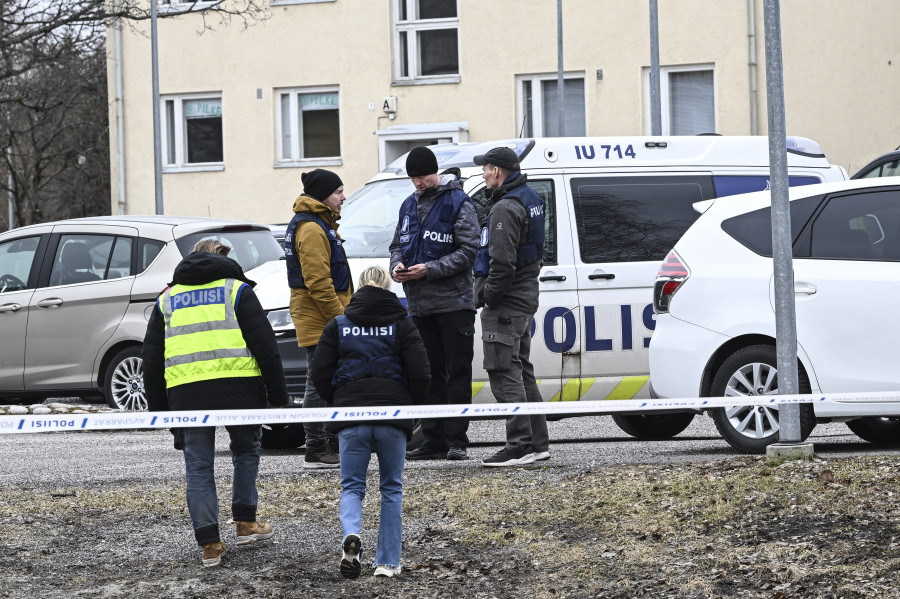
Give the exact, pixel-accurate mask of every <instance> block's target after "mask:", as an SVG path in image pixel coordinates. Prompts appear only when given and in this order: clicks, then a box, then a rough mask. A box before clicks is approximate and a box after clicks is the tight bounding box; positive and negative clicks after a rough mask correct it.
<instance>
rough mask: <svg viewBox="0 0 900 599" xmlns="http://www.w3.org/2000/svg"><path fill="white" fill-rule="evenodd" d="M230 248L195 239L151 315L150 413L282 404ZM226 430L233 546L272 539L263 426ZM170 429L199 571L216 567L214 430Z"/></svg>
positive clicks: (146, 348) (272, 350)
mask: <svg viewBox="0 0 900 599" xmlns="http://www.w3.org/2000/svg"><path fill="white" fill-rule="evenodd" d="M228 252H229V248H228V246H226V245H223V244H222V243H220V242H218V241H215V240H212V239H203V240H201V241H199V242H197V244H196V245H195V246H194V248H193V250H192V252H191V254H190V255H188V256H187V257H186V258H184V260H182V261H181V263H180V264H179V265H178V266H177V267H176V268H175V273H174V277H173V278H174V281H173V282H172V283H171V284H170V286H169V288H168V289H166V290H165V291H164V292H163V294H162V295H161V296H160V298H159V300H158V301H157V305H156V306H155V307H154V309H153V312H152V314H151V316H150V322H149V323H148V325H147V334H146V336H145V337H144V345H143V358H144V385H145V390H146V393H147V404H148V407H149V409H150V410H151V411H153V412H157V411H167V410H174V411H183V410H243V409H259V408H265V407H266V403H269V404H272V405H274V406H283V405H285V404H286V403H287V401H288V395H287V389H286V388H285V383H284V372H283V370H282V365H281V357H280V356H279V354H278V346H277V344H276V342H275V334H274V333H273V332H272V326H271V325H270V324H269V321H268V320H267V319H266V314H265V312H264V311H263V309H262V306H261V305H260V303H259V299H257V297H256V294H254V293H253V289H252V287H253V285H255V283H253V282H252V281H250V280H249V279H247V277H246V276H245V275H244V271H243V269H241V266H240V264H238V263H237V262H235V261H234V260H232V259H231V258H228V257H227V255H228ZM195 302H196V303H195ZM234 324H236V325H237V326H238V327H239V331H235V328H234V326H233V325H234ZM235 333H237V334H235ZM223 343H224V345H223ZM167 348H168V350H169V351H168V355H167V353H166V350H167ZM225 428H226V430H227V431H228V435H229V437H230V439H231V444H230V449H231V454H232V463H233V464H234V476H233V484H232V497H231V512H232V517H233V519H234V523H235V525H236V527H237V530H236V535H235V542H236V544H237V545H246V544H250V543H255V542H257V541H260V540H263V539H268V538H270V537H271V536H272V535H273V534H274V531H273V528H272V526H271V525H269V524H267V523H265V522H257V520H256V511H257V510H256V508H257V501H258V494H257V490H256V478H257V474H258V471H259V448H260V439H261V437H262V426H261V425H259V424H249V425H235V426H226V427H225ZM172 432H173V433H176V441H175V444H176V445H175V446H176V448H177V449H182V450H184V462H185V477H186V480H187V504H188V512H189V513H190V516H191V523H192V525H193V527H194V535H195V537H196V539H197V544H198V545H200V546H201V547H202V553H201V559H202V561H203V565H204V567H210V566H218V565H219V564H220V563H221V561H222V556H224V555H225V554H226V552H227V549H226V547H225V544H224V543H223V542H222V538H221V536H220V535H219V502H218V497H217V494H216V481H215V474H214V463H215V437H216V428H215V427H214V426H202V427H192V428H183V429H173V431H172Z"/></svg>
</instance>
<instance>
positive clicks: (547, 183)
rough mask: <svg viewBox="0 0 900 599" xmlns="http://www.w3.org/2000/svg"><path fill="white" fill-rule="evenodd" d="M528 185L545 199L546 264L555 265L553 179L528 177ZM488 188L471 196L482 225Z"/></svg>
mask: <svg viewBox="0 0 900 599" xmlns="http://www.w3.org/2000/svg"><path fill="white" fill-rule="evenodd" d="M528 186H529V187H531V189H533V190H534V192H535V193H536V194H538V195H539V196H540V197H541V199H542V200H544V256H543V264H544V266H555V265H556V264H557V258H556V194H555V193H554V191H553V181H551V180H532V179H528ZM486 196H487V188H486V187H482V188H481V189H479V190H478V191H476V192H475V193H473V194H472V195H471V196H470V197H471V198H472V201H473V202H475V211H476V213H477V214H478V224H479V225H480V224H481V223H482V222H483V221H484V219H485V217H487V213H488V206H487V197H486Z"/></svg>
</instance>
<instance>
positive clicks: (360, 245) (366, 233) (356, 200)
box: [338, 178, 416, 258]
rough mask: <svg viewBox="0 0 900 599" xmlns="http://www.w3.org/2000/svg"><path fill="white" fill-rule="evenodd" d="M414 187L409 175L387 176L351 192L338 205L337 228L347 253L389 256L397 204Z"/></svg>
mask: <svg viewBox="0 0 900 599" xmlns="http://www.w3.org/2000/svg"><path fill="white" fill-rule="evenodd" d="M415 190H416V188H415V187H414V186H413V184H412V182H411V181H410V180H409V179H406V178H403V179H386V180H384V181H374V182H372V183H368V184H366V185H363V186H362V187H360V188H359V189H357V190H356V191H354V192H353V193H352V194H350V197H349V198H347V201H346V202H344V206H343V208H342V209H341V220H340V228H339V229H338V232H339V233H340V236H341V237H342V238H343V239H344V251H345V252H346V254H347V257H348V258H387V257H389V256H390V255H391V253H390V251H388V247H389V246H390V245H391V240H392V239H393V238H394V229H396V228H397V215H398V214H399V213H400V205H401V204H403V200H405V199H406V198H407V197H409V195H410V194H411V193H412V192H414V191H415Z"/></svg>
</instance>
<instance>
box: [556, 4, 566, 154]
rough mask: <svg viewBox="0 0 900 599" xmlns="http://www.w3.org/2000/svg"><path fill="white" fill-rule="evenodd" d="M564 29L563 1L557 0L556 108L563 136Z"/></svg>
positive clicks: (559, 131) (560, 134) (564, 94)
mask: <svg viewBox="0 0 900 599" xmlns="http://www.w3.org/2000/svg"><path fill="white" fill-rule="evenodd" d="M563 79H564V78H563V28H562V0H556V106H557V108H558V109H559V112H558V113H557V117H558V118H559V124H558V127H559V129H558V130H557V132H556V135H557V136H559V137H562V136H563V132H564V129H563V125H564V124H565V122H566V120H565V109H564V106H565V105H564V104H563V102H564V101H565V99H566V92H565V88H564V87H563Z"/></svg>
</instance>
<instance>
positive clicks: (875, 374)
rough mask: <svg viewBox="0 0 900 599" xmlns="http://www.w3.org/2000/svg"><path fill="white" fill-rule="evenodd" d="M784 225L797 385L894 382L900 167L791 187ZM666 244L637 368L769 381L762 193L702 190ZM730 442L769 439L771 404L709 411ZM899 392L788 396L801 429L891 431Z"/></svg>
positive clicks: (690, 387)
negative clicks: (896, 173) (715, 196)
mask: <svg viewBox="0 0 900 599" xmlns="http://www.w3.org/2000/svg"><path fill="white" fill-rule="evenodd" d="M790 196H791V204H790V206H791V210H790V212H791V233H792V237H793V249H794V260H793V269H794V298H795V302H796V306H795V309H796V314H797V353H798V356H797V357H798V360H799V363H800V369H799V379H800V391H801V393H825V394H828V393H853V392H872V391H894V390H900V370H898V368H897V363H898V361H900V350H898V346H897V339H900V321H898V320H897V319H896V318H894V317H893V313H894V312H895V311H896V287H897V281H900V181H898V180H897V179H863V180H858V181H846V182H841V183H832V184H825V185H818V186H815V187H808V188H799V189H792V190H791V193H790ZM700 208H701V209H703V208H706V211H705V212H704V213H703V215H702V216H701V217H700V218H699V219H698V220H697V222H696V223H694V224H693V225H692V226H691V227H690V229H688V231H687V232H686V233H685V234H684V236H683V237H682V238H681V240H680V241H679V242H678V243H677V244H675V247H674V249H673V250H672V251H671V252H670V253H669V255H668V258H667V259H666V261H665V263H664V264H663V266H662V268H661V270H660V273H659V278H658V282H657V285H656V292H655V295H654V302H655V305H656V308H657V311H658V312H659V313H658V314H657V317H656V319H657V321H656V332H655V333H654V335H653V340H652V342H651V343H650V380H651V384H652V387H653V391H654V393H655V394H656V395H658V396H659V397H662V398H676V397H677V398H682V397H698V396H711V397H723V396H725V397H734V398H740V397H744V396H752V395H770V394H773V393H777V391H778V373H777V366H776V360H775V312H774V307H773V306H774V283H773V267H772V233H771V208H770V198H769V194H768V193H756V194H749V195H746V196H741V197H737V198H730V199H729V200H728V201H716V202H713V203H712V205H711V206H701V207H700ZM711 415H712V417H713V420H714V421H715V423H716V427H717V428H718V430H719V432H720V433H721V434H722V436H723V437H724V438H725V439H726V440H727V441H728V442H729V443H730V444H731V445H732V446H733V447H735V448H736V449H739V450H741V451H745V452H754V453H755V452H763V451H765V448H766V446H767V445H769V444H770V443H773V442H775V441H777V440H778V430H779V423H778V410H777V408H772V407H762V406H760V407H754V406H741V405H735V406H732V407H729V408H719V409H715V410H712V411H711ZM898 417H900V404H896V403H875V402H872V403H865V402H863V403H860V402H843V403H840V402H823V403H816V404H804V405H803V406H802V408H801V434H802V436H803V438H806V436H807V435H809V433H810V432H811V431H812V429H813V427H814V426H815V424H816V422H817V421H845V422H847V426H848V427H849V428H850V430H852V431H853V432H854V433H856V434H857V435H859V436H860V437H861V438H863V439H865V440H867V441H871V442H873V443H896V442H897V441H898V440H900V420H898Z"/></svg>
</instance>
